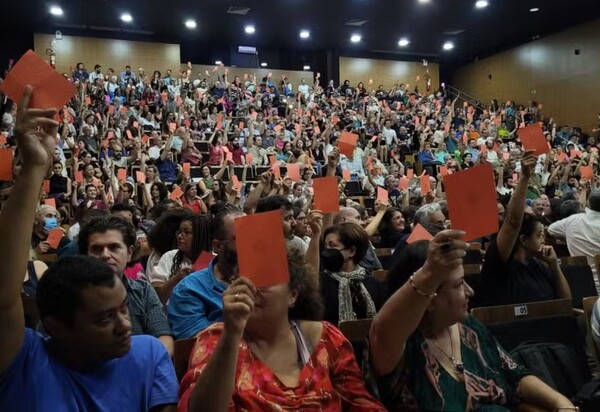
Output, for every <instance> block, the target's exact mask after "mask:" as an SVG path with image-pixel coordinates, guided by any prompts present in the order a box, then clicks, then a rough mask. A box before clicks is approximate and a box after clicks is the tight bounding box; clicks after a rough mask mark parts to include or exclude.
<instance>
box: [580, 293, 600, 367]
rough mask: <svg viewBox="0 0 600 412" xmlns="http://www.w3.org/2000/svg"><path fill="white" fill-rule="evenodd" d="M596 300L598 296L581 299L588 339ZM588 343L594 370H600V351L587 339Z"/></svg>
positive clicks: (590, 334) (590, 333)
mask: <svg viewBox="0 0 600 412" xmlns="http://www.w3.org/2000/svg"><path fill="white" fill-rule="evenodd" d="M597 300H598V296H590V297H587V298H583V316H584V318H585V327H586V331H587V334H588V336H590V337H591V336H592V311H593V310H594V305H595V304H596V301H597ZM589 342H590V344H591V346H592V354H593V355H594V359H595V360H596V368H597V369H598V370H600V351H599V350H598V347H597V346H596V345H595V344H594V342H593V340H592V339H589Z"/></svg>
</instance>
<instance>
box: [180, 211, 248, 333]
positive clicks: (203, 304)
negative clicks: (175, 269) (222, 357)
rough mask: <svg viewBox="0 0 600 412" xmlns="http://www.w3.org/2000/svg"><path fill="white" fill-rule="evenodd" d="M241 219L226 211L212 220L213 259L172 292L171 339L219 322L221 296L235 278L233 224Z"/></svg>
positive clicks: (235, 213)
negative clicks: (236, 219)
mask: <svg viewBox="0 0 600 412" xmlns="http://www.w3.org/2000/svg"><path fill="white" fill-rule="evenodd" d="M243 215H244V213H242V212H241V211H239V210H235V209H229V210H225V211H223V212H221V213H219V214H218V215H217V216H216V217H215V223H214V225H215V226H214V230H213V236H214V239H213V241H212V244H213V250H214V251H215V252H216V253H217V257H216V258H215V259H213V261H212V262H211V264H210V266H209V267H208V268H206V269H204V270H201V271H199V272H194V273H191V274H189V275H188V276H187V277H186V278H185V279H183V280H182V281H181V282H179V284H178V285H177V286H176V287H175V289H173V293H172V294H171V298H170V300H169V308H168V317H169V322H170V323H171V330H172V332H173V335H174V336H175V339H187V338H191V337H194V336H196V335H198V334H199V333H200V332H202V331H203V330H204V329H206V328H207V327H208V326H210V325H211V324H213V323H215V322H220V321H222V320H223V303H222V302H221V294H222V293H223V292H224V291H225V289H227V286H228V284H229V282H230V281H231V280H233V279H235V278H236V277H238V276H239V270H238V263H237V252H236V247H235V222H234V221H235V218H236V217H240V216H243Z"/></svg>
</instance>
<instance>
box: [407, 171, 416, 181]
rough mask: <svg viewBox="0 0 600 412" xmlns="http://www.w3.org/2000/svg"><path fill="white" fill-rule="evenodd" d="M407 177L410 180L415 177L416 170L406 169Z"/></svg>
mask: <svg viewBox="0 0 600 412" xmlns="http://www.w3.org/2000/svg"><path fill="white" fill-rule="evenodd" d="M406 177H407V178H408V179H409V180H410V179H412V178H413V177H415V170H414V169H406Z"/></svg>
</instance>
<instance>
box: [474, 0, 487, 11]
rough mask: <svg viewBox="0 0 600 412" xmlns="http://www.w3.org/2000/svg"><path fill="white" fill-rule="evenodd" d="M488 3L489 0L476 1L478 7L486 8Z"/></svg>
mask: <svg viewBox="0 0 600 412" xmlns="http://www.w3.org/2000/svg"><path fill="white" fill-rule="evenodd" d="M488 5H489V3H488V2H487V0H478V1H477V2H475V7H476V8H478V9H483V8H486V7H487V6H488Z"/></svg>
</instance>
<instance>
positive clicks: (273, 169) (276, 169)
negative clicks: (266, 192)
mask: <svg viewBox="0 0 600 412" xmlns="http://www.w3.org/2000/svg"><path fill="white" fill-rule="evenodd" d="M271 173H273V175H274V176H275V178H277V179H281V168H280V167H279V163H274V164H273V166H272V167H271Z"/></svg>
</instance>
